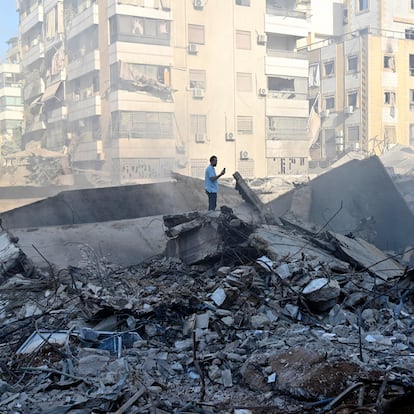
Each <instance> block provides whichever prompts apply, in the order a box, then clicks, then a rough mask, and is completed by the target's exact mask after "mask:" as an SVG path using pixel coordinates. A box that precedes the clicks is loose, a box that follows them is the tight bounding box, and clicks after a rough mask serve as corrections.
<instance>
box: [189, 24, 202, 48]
mask: <svg viewBox="0 0 414 414" xmlns="http://www.w3.org/2000/svg"><path fill="white" fill-rule="evenodd" d="M188 41H189V42H190V43H197V44H199V45H204V26H199V25H196V24H189V25H188Z"/></svg>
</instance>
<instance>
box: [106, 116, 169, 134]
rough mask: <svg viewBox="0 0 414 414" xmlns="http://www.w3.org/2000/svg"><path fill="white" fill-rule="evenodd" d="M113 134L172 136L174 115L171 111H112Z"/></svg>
mask: <svg viewBox="0 0 414 414" xmlns="http://www.w3.org/2000/svg"><path fill="white" fill-rule="evenodd" d="M112 134H113V136H114V137H115V138H146V139H158V138H164V139H168V138H172V137H173V136H174V128H173V116H172V113H170V112H144V111H142V112H138V111H136V112H134V111H118V112H112Z"/></svg>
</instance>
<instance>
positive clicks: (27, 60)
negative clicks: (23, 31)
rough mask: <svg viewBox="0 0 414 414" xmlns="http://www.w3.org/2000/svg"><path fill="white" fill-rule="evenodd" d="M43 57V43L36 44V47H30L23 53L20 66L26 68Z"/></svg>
mask: <svg viewBox="0 0 414 414" xmlns="http://www.w3.org/2000/svg"><path fill="white" fill-rule="evenodd" d="M44 57H45V45H44V44H43V42H38V43H37V44H36V45H34V46H31V47H30V49H29V50H27V52H24V53H23V56H22V66H23V67H27V66H30V65H31V64H32V63H34V62H36V61H37V60H38V59H43V58H44Z"/></svg>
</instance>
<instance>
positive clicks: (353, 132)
mask: <svg viewBox="0 0 414 414" xmlns="http://www.w3.org/2000/svg"><path fill="white" fill-rule="evenodd" d="M348 148H349V149H351V150H353V151H355V150H359V127H357V126H352V127H349V128H348Z"/></svg>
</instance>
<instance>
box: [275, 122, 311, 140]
mask: <svg viewBox="0 0 414 414" xmlns="http://www.w3.org/2000/svg"><path fill="white" fill-rule="evenodd" d="M267 122H268V131H267V139H269V140H287V141H294V140H300V139H303V137H304V136H305V135H306V131H307V125H308V119H307V118H299V117H290V116H270V117H268V118H267Z"/></svg>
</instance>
